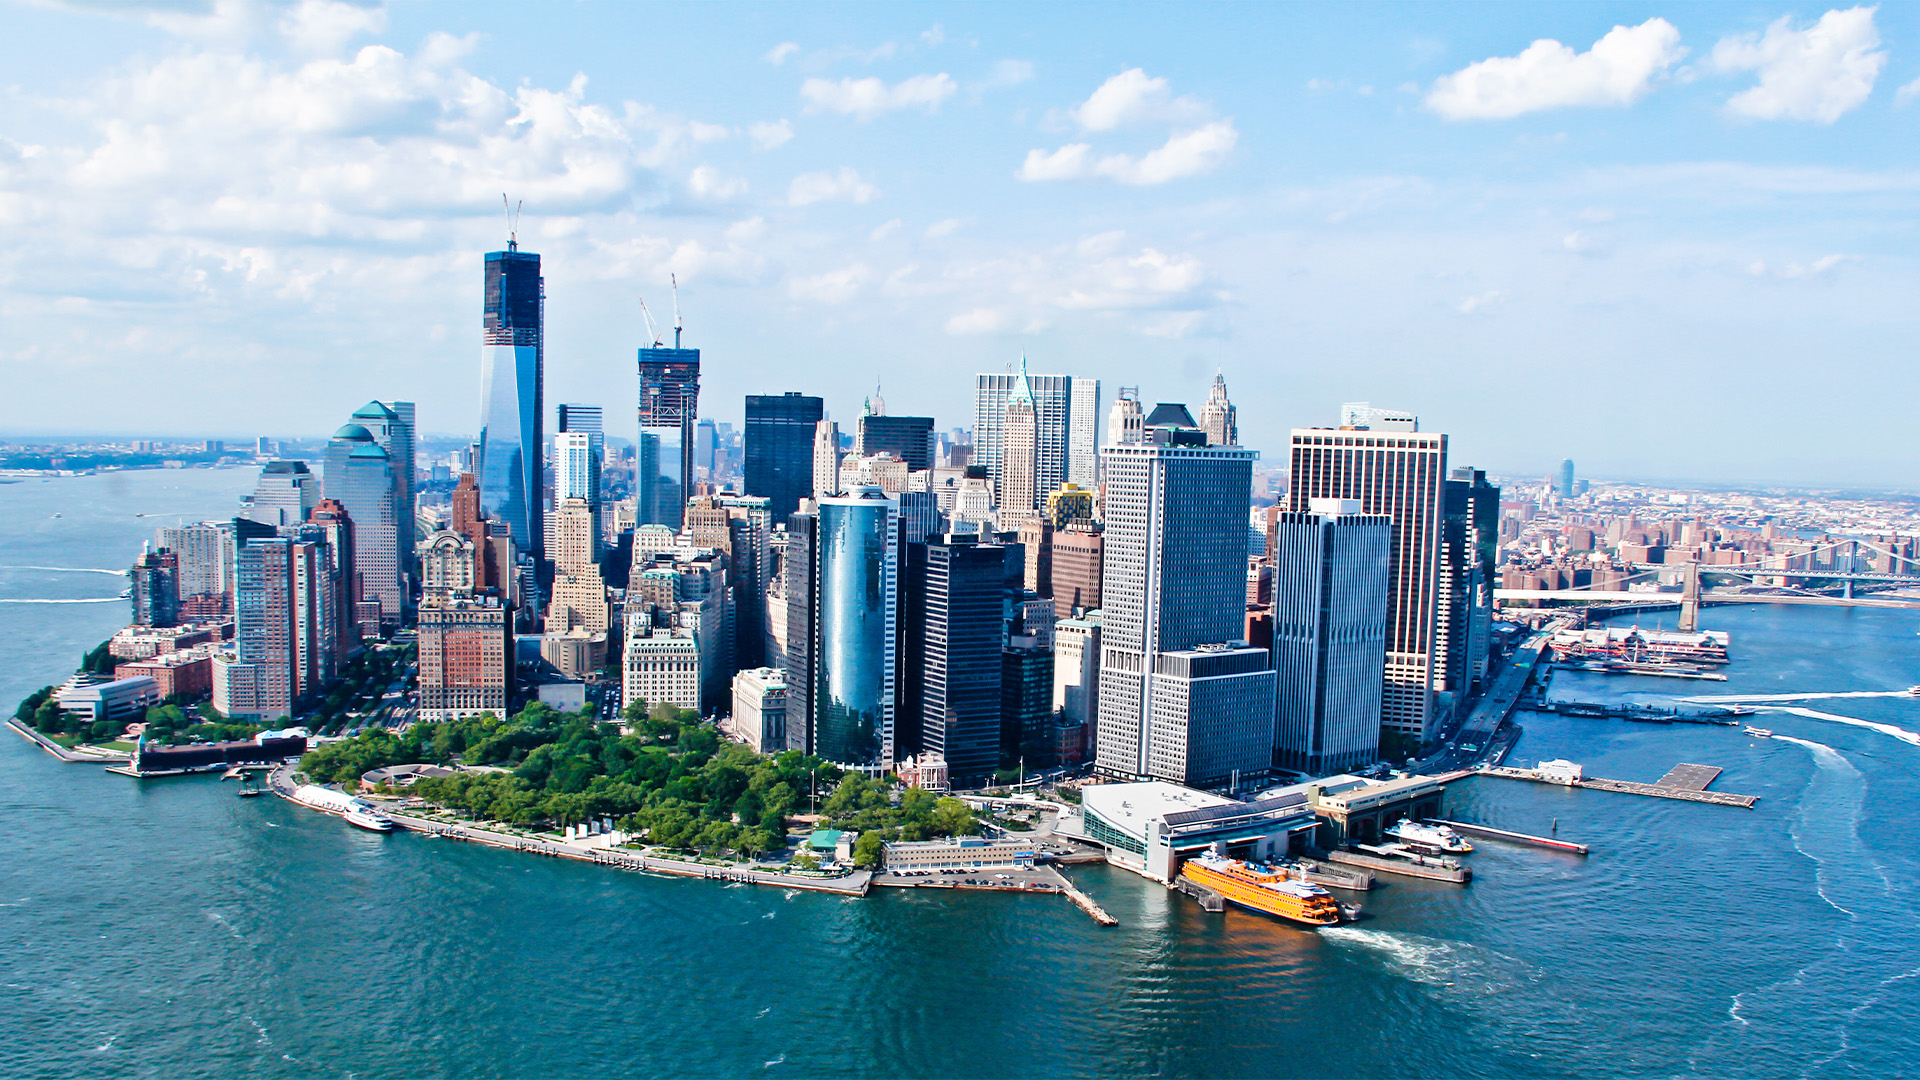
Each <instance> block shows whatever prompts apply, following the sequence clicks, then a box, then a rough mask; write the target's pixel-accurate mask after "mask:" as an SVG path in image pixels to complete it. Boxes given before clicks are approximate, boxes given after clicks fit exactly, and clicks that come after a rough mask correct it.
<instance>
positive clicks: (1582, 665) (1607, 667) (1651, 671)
mask: <svg viewBox="0 0 1920 1080" xmlns="http://www.w3.org/2000/svg"><path fill="white" fill-rule="evenodd" d="M1554 666H1555V667H1558V668H1563V669H1565V670H1567V671H1593V672H1598V673H1600V674H1602V675H1657V676H1659V677H1660V678H1663V679H1702V680H1705V681H1707V682H1726V681H1727V677H1726V676H1725V675H1722V674H1720V673H1719V672H1717V671H1696V670H1689V669H1686V668H1681V667H1676V666H1671V665H1667V664H1634V663H1627V662H1623V661H1619V660H1606V661H1603V660H1556V661H1554Z"/></svg>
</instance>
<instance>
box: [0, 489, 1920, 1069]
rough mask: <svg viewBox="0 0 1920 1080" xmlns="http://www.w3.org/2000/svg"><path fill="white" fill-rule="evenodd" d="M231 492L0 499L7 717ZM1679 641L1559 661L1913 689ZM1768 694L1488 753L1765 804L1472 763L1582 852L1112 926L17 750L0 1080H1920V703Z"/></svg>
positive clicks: (1100, 887) (1018, 904)
mask: <svg viewBox="0 0 1920 1080" xmlns="http://www.w3.org/2000/svg"><path fill="white" fill-rule="evenodd" d="M252 480H253V471H252V470H230V471H190V472H141V473H126V474H119V475H114V476H96V477H80V478H67V479H58V480H53V481H50V482H42V481H40V480H37V479H36V480H28V481H25V482H22V483H16V484H5V485H0V699H3V700H4V701H5V703H6V708H7V709H8V710H9V711H10V710H11V709H12V707H13V704H14V703H15V702H17V701H18V700H19V699H20V698H21V697H22V696H24V695H25V694H26V693H27V692H28V691H30V690H32V689H34V688H36V687H38V686H41V685H44V684H46V683H48V682H58V681H59V680H60V679H61V678H63V677H64V676H65V675H66V674H67V672H68V671H70V670H71V668H72V666H73V665H74V664H75V663H76V662H77V661H78V660H79V657H80V654H81V653H82V652H83V651H84V650H85V649H87V648H88V647H90V646H92V645H94V644H95V643H97V642H99V641H100V640H102V639H103V638H105V637H106V636H107V635H108V634H109V633H111V632H112V630H113V629H114V628H115V627H116V626H118V625H120V624H121V623H122V622H123V621H124V619H125V616H126V605H125V603H124V602H120V601H114V600H113V599H112V598H113V597H114V596H115V595H116V594H117V593H118V592H119V591H120V590H121V589H122V588H124V587H125V579H124V578H117V577H112V576H108V575H105V574H99V573H89V572H87V571H89V570H107V569H113V568H118V567H122V566H125V565H127V564H128V563H129V562H130V561H131V558H132V556H133V555H134V554H135V553H136V552H137V551H138V548H139V543H140V541H141V540H142V539H143V538H146V537H150V536H151V535H152V530H153V528H154V527H156V526H157V525H159V524H167V523H171V522H172V521H173V520H174V519H175V517H176V516H178V515H185V516H186V517H187V518H188V519H189V520H193V519H197V518H202V517H219V516H222V515H225V514H228V513H230V512H231V510H232V507H233V505H234V499H235V498H236V497H237V496H238V494H239V493H240V492H242V491H244V490H247V489H248V488H249V487H250V486H251V484H252ZM56 513H58V514H60V515H61V516H60V517H58V518H56V517H54V516H53V515H54V514H56ZM135 513H145V514H147V515H148V516H147V517H143V518H136V517H134V516H133V515H134V514H135ZM36 567H37V568H41V569H33V568H36ZM45 568H55V569H45ZM55 600H58V601H82V602H78V603H46V602H43V601H55ZM94 600H97V601H99V602H86V601H94ZM1649 620H1650V621H1651V617H1649ZM1703 621H1704V622H1705V624H1706V625H1707V626H1708V627H1710V628H1713V629H1724V630H1730V631H1732V633H1733V654H1734V657H1735V662H1734V663H1733V664H1732V665H1731V667H1730V668H1729V674H1730V675H1731V681H1730V682H1727V683H1694V682H1675V683H1668V682H1666V681H1665V680H1654V679H1614V680H1606V679H1603V678H1602V677H1598V676H1582V675H1576V676H1572V677H1571V678H1569V676H1568V675H1567V674H1566V673H1563V674H1562V675H1561V676H1560V679H1561V681H1559V682H1557V683H1556V694H1558V695H1568V696H1571V695H1578V696H1581V697H1594V696H1598V695H1631V696H1633V697H1635V698H1637V699H1641V700H1660V699H1663V698H1665V697H1667V696H1669V695H1679V694H1713V695H1717V694H1742V693H1746V694H1801V693H1809V692H1815V691H1824V692H1849V691H1894V690H1904V689H1905V688H1906V687H1907V686H1908V685H1909V684H1912V683H1916V682H1920V612H1913V611H1879V610H1865V609H1847V608H1769V607H1762V606H1753V607H1741V608H1731V609H1728V608H1711V609H1708V611H1707V612H1706V613H1705V614H1704V616H1703ZM1670 624H1671V617H1669V625H1670ZM1580 680H1584V681H1580ZM1788 704H1791V705H1794V706H1797V707H1801V708H1804V709H1805V710H1807V712H1806V713H1792V712H1762V713H1761V714H1759V715H1758V716H1756V717H1754V718H1753V721H1754V722H1755V723H1757V724H1761V725H1764V726H1766V727H1769V728H1771V729H1773V730H1774V731H1776V732H1778V733H1780V734H1781V735H1782V736H1786V737H1785V738H1776V739H1755V738H1750V737H1746V736H1743V735H1742V734H1740V733H1739V731H1738V730H1736V729H1731V728H1725V727H1702V726H1694V725H1675V726H1670V727H1669V726H1659V725H1650V724H1635V723H1628V722H1624V721H1619V720H1582V719H1575V718H1560V717H1552V716H1541V715H1532V714H1527V715H1523V716H1522V717H1521V720H1522V722H1523V723H1524V725H1525V727H1526V734H1525V736H1524V738H1523V739H1522V740H1521V742H1520V744H1519V746H1518V748H1517V749H1516V750H1515V752H1514V758H1513V760H1514V761H1515V762H1528V763H1531V762H1532V761H1534V760H1538V759H1541V758H1553V757H1565V758H1571V759H1572V760H1574V761H1578V762H1581V763H1582V764H1584V765H1585V766H1586V767H1587V770H1588V773H1589V775H1599V776H1608V777H1614V778H1618V779H1625V780H1641V781H1652V780H1655V779H1657V778H1659V776H1660V775H1661V774H1663V773H1664V772H1665V771H1666V770H1667V769H1668V768H1669V767H1671V766H1672V765H1674V764H1675V763H1678V762H1682V761H1687V762H1698V763H1702V764H1709V765H1718V766H1721V767H1723V768H1724V769H1725V770H1726V771H1725V772H1724V773H1723V774H1722V775H1721V777H1720V778H1719V780H1718V781H1717V782H1716V783H1715V787H1716V788H1718V789H1721V790H1726V791H1733V792H1739V793H1743V794H1750V795H1758V796H1760V803H1759V806H1758V808H1757V809H1754V810H1741V809H1734V808H1729V807H1720V806H1707V805H1695V804H1690V803H1682V802H1674V801H1669V800H1661V799H1650V798H1643V797H1635V796H1629V795H1616V794H1610V793H1605V792H1597V791H1580V790H1562V789H1556V788H1549V787H1544V786H1539V785H1533V784H1525V783H1520V782H1513V781H1495V780H1486V779H1475V780H1469V781H1466V782H1463V783H1460V784H1457V785H1455V786H1454V787H1453V788H1452V789H1451V790H1450V791H1449V793H1448V800H1449V812H1451V813H1453V814H1456V815H1460V816H1464V817H1466V818H1469V819H1472V820H1480V821H1485V822H1488V823H1490V824H1496V825H1501V826H1504V827H1507V828H1512V829H1517V830H1521V831H1529V832H1538V833H1545V832H1547V831H1548V830H1549V829H1551V828H1553V827H1554V824H1555V822H1556V821H1557V825H1558V831H1559V835H1560V836H1561V837H1562V838H1565V839H1572V840H1578V841H1582V842H1586V843H1589V844H1591V845H1593V848H1594V853H1593V855H1592V856H1591V857H1590V858H1586V859H1580V858H1577V857H1571V856H1566V855H1559V854H1553V853H1548V852H1544V851H1537V850H1532V849H1522V848H1514V847H1508V846H1504V845H1500V844H1497V843H1491V842H1490V843H1484V844H1482V845H1481V846H1480V850H1479V851H1478V852H1477V853H1475V854H1474V855H1472V856H1470V857H1469V858H1470V859H1471V860H1472V865H1473V868H1474V872H1475V880H1474V881H1473V883H1472V884H1471V885H1469V886H1467V887H1464V888H1461V887H1457V886H1451V885H1442V884H1437V883H1425V882H1413V881H1399V880H1396V881H1394V882H1393V883H1392V884H1391V886H1390V887H1388V888H1383V889H1379V890H1376V891H1374V892H1372V893H1369V894H1366V895H1365V896H1364V897H1363V898H1362V899H1363V903H1364V905H1365V907H1366V909H1367V913H1368V917H1367V918H1366V919H1365V920H1364V921H1362V922H1360V923H1358V924H1355V925H1353V926H1350V927H1341V928H1336V929H1330V930H1323V931H1319V932H1309V931H1302V930H1296V929H1294V928H1292V927H1290V926H1287V925H1282V924H1279V923H1276V922H1274V921H1271V920H1269V919H1266V918H1263V917H1260V916H1256V915H1252V914H1247V913H1242V912H1238V911H1229V912H1227V913H1226V914H1224V915H1209V914H1207V913H1205V912H1203V911H1201V910H1200V908H1199V907H1198V905H1196V904H1194V903H1193V902H1191V901H1189V900H1187V899H1186V898H1185V897H1182V896H1179V895H1177V894H1171V893H1168V892H1167V891H1166V890H1165V889H1162V888H1160V887H1157V886H1153V885H1151V884H1149V883H1148V882H1146V881H1144V880H1142V879H1140V878H1137V877H1134V876H1132V875H1130V874H1127V873H1124V872H1121V871H1116V870H1110V869H1107V868H1105V867H1094V868H1074V869H1073V870H1072V871H1071V874H1072V876H1073V877H1074V879H1075V880H1076V881H1077V882H1078V883H1080V884H1081V886H1082V887H1083V888H1084V889H1086V890H1087V891H1088V892H1089V893H1091V894H1093V896H1094V897H1095V898H1096V899H1097V900H1098V901H1099V902H1100V903H1101V904H1102V905H1103V906H1104V907H1106V909H1107V910H1108V911H1110V912H1112V913H1113V914H1114V915H1115V916H1117V917H1118V918H1119V920H1120V926H1119V927H1118V928H1115V929H1102V928H1101V927H1099V926H1096V925H1095V924H1094V923H1093V922H1092V921H1091V920H1089V919H1088V918H1087V917H1086V916H1085V915H1084V914H1082V913H1081V912H1080V911H1079V910H1078V909H1076V908H1074V907H1072V906H1071V905H1069V904H1068V903H1066V902H1065V901H1064V900H1062V899H1059V898H1057V897H1047V896H999V895H988V894H981V893H966V892H953V891H947V890H941V891H933V890H918V891H905V892H891V891H884V890H882V891H879V892H876V894H875V895H874V896H872V897H870V898H867V899H864V900H858V899H839V898H831V897H825V896H819V895H814V894H808V893H798V892H791V891H782V890H778V889H771V888H762V887H751V886H733V887H722V886H718V885H715V884H713V883H709V882H703V881H686V880H678V879H668V878H653V877H646V876H641V875H636V874H631V873H622V872H617V871H611V870H607V869H604V868H599V867H594V866H591V865H582V864H576V863H564V862H559V861H555V860H547V859H540V858H535V857H531V856H525V855H519V854H515V853H512V852H504V851H496V850H492V849H486V848H479V847H472V846H466V845H461V844H455V843H449V842H446V841H441V840H432V839H426V838H423V837H421V836H418V835H411V834H399V835H392V836H379V835H374V834H371V833H366V832H362V831H359V830H356V829H352V828H350V827H348V826H347V825H345V824H344V823H342V822H341V821H339V820H338V819H336V818H331V817H326V816H323V815H319V814H315V813H311V812H308V811H304V810H301V809H299V808H297V807H294V806H292V805H290V804H288V803H285V802H282V801H280V800H278V799H246V800H242V799H237V798H235V797H234V794H233V790H234V789H233V786H232V785H231V784H227V785H224V786H223V785H222V784H221V783H220V782H219V781H218V780H217V779H214V778H211V777H187V778H172V779H157V780H148V781H133V780H129V779H127V778H125V777H119V776H111V775H108V774H106V773H104V772H102V771H101V770H100V769H99V768H97V767H93V766H80V765H64V764H61V763H60V762H58V761H55V760H54V759H53V758H51V757H48V756H47V755H45V754H43V753H41V752H40V751H38V750H36V749H34V748H32V747H31V746H29V745H28V744H27V743H26V742H25V741H23V740H21V739H19V738H18V737H16V736H14V735H12V734H11V733H9V734H7V735H6V736H5V737H4V740H3V741H0V800H4V810H3V811H0V1031H4V1033H5V1034H4V1037H3V1038H0V1075H3V1076H7V1077H16V1078H24V1077H75V1076H85V1077H190V1076H195V1077H197V1076H243V1075H244V1076H254V1077H281V1076H284V1077H306V1076H318V1077H400V1076H412V1077H439V1076H446V1077H471V1076H589V1077H600V1076H607V1077H611V1076H753V1075H763V1076H771V1077H778V1076H783V1075H791V1076H839V1075H854V1076H875V1077H880V1076H966V1077H1026V1076H1056V1075H1060V1076H1066V1075H1072V1076H1095V1075H1097V1076H1116V1075H1166V1076H1248V1077H1257V1076H1275V1077H1279V1076H1286V1077H1314V1076H1347V1077H1371V1076H1500V1077H1505V1076H1556V1077H1557V1076H1568V1075H1578V1076H1584V1077H1612V1076H1620V1077H1629V1076H1631V1077H1640V1076H1684V1077H1692V1076H1700V1077H1720V1076H1736V1075H1737V1076H1753V1077H1800V1076H1820V1077H1835V1076H1863V1077H1868V1076H1871V1077H1886V1076H1900V1075H1913V1074H1914V1073H1915V1072H1916V1071H1920V919H1916V914H1920V912H1917V911H1916V903H1915V885H1916V883H1920V831H1917V829H1916V820H1920V813H1917V812H1916V811H1920V779H1916V773H1917V772H1920V770H1916V766H1920V745H1914V744H1915V743H1920V736H1916V735H1912V734H1911V733H1912V732H1916V731H1920V699H1910V698H1907V697H1905V696H1899V697H1893V696H1888V697H1856V698H1834V699H1817V700H1807V701H1799V702H1792V703H1788ZM1810 714H1811V715H1810ZM1843 720H1853V721H1867V722H1870V723H1875V724H1879V725H1882V726H1881V727H1880V728H1877V729H1876V728H1868V727H1861V726H1857V725H1855V724H1850V723H1846V722H1843Z"/></svg>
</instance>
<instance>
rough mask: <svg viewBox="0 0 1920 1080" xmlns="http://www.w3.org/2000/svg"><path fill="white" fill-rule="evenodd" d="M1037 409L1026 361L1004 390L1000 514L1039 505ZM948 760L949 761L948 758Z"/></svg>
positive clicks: (998, 493) (1021, 512)
mask: <svg viewBox="0 0 1920 1080" xmlns="http://www.w3.org/2000/svg"><path fill="white" fill-rule="evenodd" d="M1039 465H1040V424H1039V413H1038V409H1037V407H1036V404H1035V402H1034V400H1033V392H1032V388H1031V387H1030V386H1029V385H1028V380H1027V371H1026V365H1025V364H1024V363H1022V364H1021V366H1020V377H1019V378H1018V379H1016V380H1015V381H1014V384H1013V389H1012V390H1010V391H1008V393H1007V411H1006V416H1005V418H1004V419H1003V421H1002V423H1001V427H1000V475H999V484H998V486H997V488H996V490H995V492H994V494H995V497H996V498H997V499H998V501H999V505H1000V510H1001V512H1002V514H1008V513H1012V514H1023V513H1027V512H1029V511H1032V510H1036V509H1038V508H1039V503H1040V498H1041V495H1042V493H1043V491H1050V490H1052V488H1051V487H1048V488H1045V489H1043V488H1041V486H1040V477H1039ZM949 764H951V762H949Z"/></svg>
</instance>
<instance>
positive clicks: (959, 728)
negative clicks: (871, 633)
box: [894, 533, 1007, 779]
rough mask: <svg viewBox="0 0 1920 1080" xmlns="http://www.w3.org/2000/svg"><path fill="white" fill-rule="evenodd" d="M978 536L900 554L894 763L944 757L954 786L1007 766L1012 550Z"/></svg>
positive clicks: (933, 542)
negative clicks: (1007, 599) (1003, 683)
mask: <svg viewBox="0 0 1920 1080" xmlns="http://www.w3.org/2000/svg"><path fill="white" fill-rule="evenodd" d="M977 535H978V534H974V533H960V534H955V535H948V536H932V537H929V538H928V539H927V542H926V543H924V544H908V545H906V547H905V548H904V549H903V560H904V561H903V568H902V570H901V585H900V608H901V623H900V684H901V695H900V706H899V708H898V710H896V720H895V725H894V727H895V735H896V737H895V753H896V755H897V756H900V757H905V756H906V755H909V754H926V753H929V752H931V753H938V754H943V755H945V757H946V760H947V765H948V767H949V769H950V770H951V772H952V775H954V776H955V777H963V778H976V779H977V778H981V777H985V776H987V775H988V774H990V773H991V772H993V770H994V768H995V767H997V766H998V765H999V763H1000V694H1001V688H1000V670H1001V660H1000V644H1001V639H1002V637H1003V631H1002V622H1003V620H1002V615H1001V597H1002V596H1003V594H1004V593H1005V584H1006V577H1007V549H1006V548H1005V547H1004V546H1001V545H999V544H982V543H979V542H978V541H977Z"/></svg>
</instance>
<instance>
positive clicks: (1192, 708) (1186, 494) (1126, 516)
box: [1097, 410, 1274, 785]
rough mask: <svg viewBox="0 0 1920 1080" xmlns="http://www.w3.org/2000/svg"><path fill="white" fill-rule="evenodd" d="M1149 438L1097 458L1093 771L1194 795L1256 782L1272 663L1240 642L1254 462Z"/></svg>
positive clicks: (1163, 434)
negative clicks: (1100, 491)
mask: <svg viewBox="0 0 1920 1080" xmlns="http://www.w3.org/2000/svg"><path fill="white" fill-rule="evenodd" d="M1182 411H1184V410H1182ZM1149 435H1150V436H1151V437H1152V439H1153V441H1152V442H1147V443H1142V444H1138V445H1132V446H1116V445H1109V446H1107V447H1106V448H1105V449H1103V450H1102V451H1101V470H1102V473H1103V474H1104V475H1105V477H1106V488H1107V498H1106V532H1105V534H1104V537H1103V539H1104V549H1105V550H1104V562H1105V567H1104V571H1103V573H1102V575H1101V588H1100V592H1101V596H1100V602H1101V605H1102V612H1101V621H1102V641H1101V650H1100V652H1101V660H1100V689H1099V709H1100V714H1099V715H1100V720H1099V724H1098V725H1097V726H1098V739H1099V746H1098V751H1097V763H1098V767H1099V769H1100V770H1101V771H1102V772H1103V773H1106V774H1108V775H1112V776H1120V777H1125V778H1129V779H1145V778H1153V779H1160V780H1167V781H1170V782H1173V783H1180V784H1190V785H1206V784H1212V783H1217V782H1220V781H1224V780H1229V779H1231V778H1233V777H1234V776H1235V775H1236V774H1240V775H1248V774H1256V773H1262V772H1264V771H1266V770H1267V769H1268V768H1269V767H1270V761H1271V757H1272V747H1273V687H1274V675H1273V670H1272V666H1271V660H1270V658H1269V656H1268V653H1267V651H1266V650H1265V649H1250V648H1247V647H1245V645H1244V641H1243V633H1244V612H1245V606H1246V605H1245V595H1246V561H1247V554H1246V552H1247V545H1246V514H1247V509H1246V508H1247V501H1248V493H1249V490H1250V485H1251V483H1252V470H1253V461H1254V458H1255V457H1256V456H1257V455H1256V454H1255V453H1254V452H1253V451H1251V450H1242V449H1238V448H1235V447H1210V446H1206V445H1204V440H1205V435H1204V434H1203V433H1202V432H1200V431H1199V430H1197V429H1195V428H1192V427H1190V426H1187V427H1180V428H1160V429H1156V430H1153V431H1151V432H1149Z"/></svg>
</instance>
